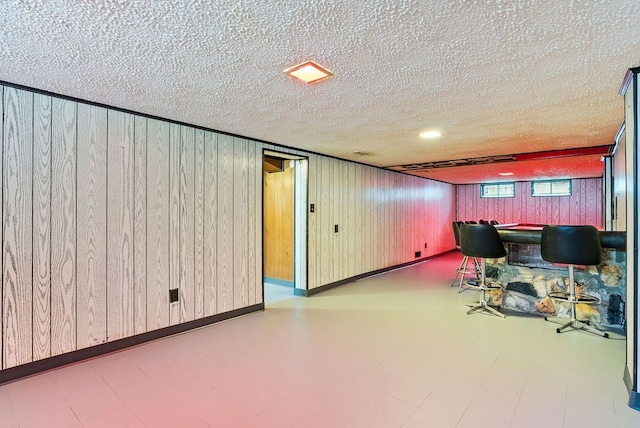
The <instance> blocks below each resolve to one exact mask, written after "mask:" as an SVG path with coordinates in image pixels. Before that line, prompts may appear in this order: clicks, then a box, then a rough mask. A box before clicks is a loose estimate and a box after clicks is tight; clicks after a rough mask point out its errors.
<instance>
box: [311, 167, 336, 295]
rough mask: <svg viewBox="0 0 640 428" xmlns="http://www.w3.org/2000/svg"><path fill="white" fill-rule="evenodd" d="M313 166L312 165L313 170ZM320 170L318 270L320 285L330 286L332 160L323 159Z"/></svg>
mask: <svg viewBox="0 0 640 428" xmlns="http://www.w3.org/2000/svg"><path fill="white" fill-rule="evenodd" d="M311 168H313V165H310V168H309V169H311ZM318 168H320V171H321V172H320V174H319V175H320V179H321V183H320V185H319V186H318V187H319V188H320V195H319V196H320V198H319V199H318V200H317V203H316V212H317V215H318V217H319V218H320V222H319V228H318V236H319V237H320V256H319V257H318V270H319V272H320V275H319V278H320V281H319V283H318V285H322V284H329V283H330V282H332V275H333V273H332V272H331V265H330V264H329V263H330V261H331V258H330V256H329V255H330V254H331V247H330V241H329V240H330V239H331V240H333V230H332V227H333V226H332V225H331V220H332V219H333V207H332V206H331V201H330V200H329V195H330V192H331V177H332V174H333V172H332V169H331V159H329V158H325V157H321V158H320V162H319V165H318Z"/></svg>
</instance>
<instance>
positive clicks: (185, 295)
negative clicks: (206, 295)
mask: <svg viewBox="0 0 640 428" xmlns="http://www.w3.org/2000/svg"><path fill="white" fill-rule="evenodd" d="M194 156H195V133H194V129H193V128H191V127H187V126H183V127H182V139H181V144H180V322H186V321H191V320H193V317H194V310H195V302H194V301H195V235H194V232H195V200H194V190H195V188H194V185H195V168H194V166H195V159H194Z"/></svg>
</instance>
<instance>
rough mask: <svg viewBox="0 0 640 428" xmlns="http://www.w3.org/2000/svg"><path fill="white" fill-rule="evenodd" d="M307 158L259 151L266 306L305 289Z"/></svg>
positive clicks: (302, 293) (299, 293)
mask: <svg viewBox="0 0 640 428" xmlns="http://www.w3.org/2000/svg"><path fill="white" fill-rule="evenodd" d="M307 165H308V162H307V159H305V158H301V157H298V156H292V155H288V154H286V153H278V152H272V151H265V152H264V154H263V223H262V224H263V229H262V236H263V239H262V242H263V252H262V254H263V256H262V261H263V269H264V270H263V272H264V274H263V296H264V303H265V304H266V305H268V304H270V303H274V302H278V301H281V300H284V299H290V298H292V297H293V296H296V295H305V294H306V290H307V282H306V278H307V263H306V255H307V239H306V237H307V230H306V228H307V215H306V205H307V177H308V166H307Z"/></svg>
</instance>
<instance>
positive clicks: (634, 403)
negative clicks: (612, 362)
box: [622, 364, 640, 410]
mask: <svg viewBox="0 0 640 428" xmlns="http://www.w3.org/2000/svg"><path fill="white" fill-rule="evenodd" d="M622 380H623V381H624V385H625V386H626V387H627V391H629V407H631V408H632V409H635V410H640V393H639V392H637V391H634V390H633V388H634V385H633V380H632V379H631V374H630V373H629V366H627V365H626V364H625V365H624V374H623V375H622Z"/></svg>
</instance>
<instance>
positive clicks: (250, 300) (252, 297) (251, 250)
mask: <svg viewBox="0 0 640 428" xmlns="http://www.w3.org/2000/svg"><path fill="white" fill-rule="evenodd" d="M260 159H262V156H260ZM260 164H261V163H260V162H259V161H258V156H257V155H256V144H255V143H254V142H252V141H247V247H246V248H247V293H248V295H247V304H248V305H255V304H256V303H257V302H258V301H260V302H262V298H258V294H259V293H258V290H259V289H258V287H257V284H256V282H257V281H258V279H257V278H258V272H257V270H256V268H255V266H256V265H257V261H256V253H257V246H258V245H257V243H258V240H257V239H256V223H257V221H256V220H257V219H256V216H257V215H259V213H258V212H257V207H258V205H259V202H258V195H257V190H258V187H256V184H257V177H256V176H260V175H261V174H259V172H260ZM260 194H262V192H260ZM259 276H262V275H259ZM261 289H262V287H260V290H261Z"/></svg>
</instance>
